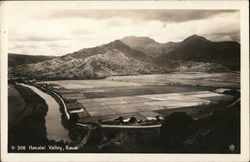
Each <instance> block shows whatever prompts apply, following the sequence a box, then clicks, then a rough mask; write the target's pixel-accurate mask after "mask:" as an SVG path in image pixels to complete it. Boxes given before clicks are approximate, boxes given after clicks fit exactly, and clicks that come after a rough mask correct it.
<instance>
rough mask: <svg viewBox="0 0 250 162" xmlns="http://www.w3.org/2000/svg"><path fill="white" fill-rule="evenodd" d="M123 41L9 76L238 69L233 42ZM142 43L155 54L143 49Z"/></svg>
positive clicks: (19, 68)
mask: <svg viewBox="0 0 250 162" xmlns="http://www.w3.org/2000/svg"><path fill="white" fill-rule="evenodd" d="M125 38H126V39H127V40H126V41H127V42H126V41H124V40H122V39H121V40H115V41H112V42H109V43H107V44H104V45H101V46H96V47H92V48H84V49H81V50H79V51H76V52H73V53H69V54H66V55H63V56H61V57H57V58H54V59H51V60H45V61H42V62H38V63H33V64H24V65H18V66H15V67H14V68H10V69H9V72H10V73H11V74H13V75H14V76H18V77H20V76H28V77H33V78H39V79H96V78H105V77H107V76H113V75H138V74H154V73H167V72H178V71H181V72H226V71H229V68H232V69H238V67H239V65H240V63H239V58H240V50H239V48H240V44H239V43H235V42H225V41H224V42H212V41H210V40H207V39H206V38H204V37H201V36H198V35H192V36H190V37H188V38H186V39H184V40H183V41H181V42H167V43H163V44H157V42H156V41H154V40H153V39H151V38H147V37H140V38H139V40H140V41H142V42H140V41H139V42H138V43H132V44H133V45H134V46H132V45H131V44H130V43H131V42H130V39H131V38H132V39H133V41H135V42H137V41H138V37H125ZM124 42H125V43H124ZM145 42H146V44H147V45H148V46H147V48H149V49H151V51H152V50H153V51H154V52H155V53H153V54H152V53H150V50H148V49H147V48H144V46H143V44H144V43H145ZM126 43H127V44H126ZM145 46H146V45H145ZM139 47H140V48H139ZM156 48H157V49H156ZM143 50H147V52H145V53H144V52H142V51H143ZM234 63H235V65H234ZM231 65H233V66H232V67H230V66H231ZM232 69H231V70H232Z"/></svg>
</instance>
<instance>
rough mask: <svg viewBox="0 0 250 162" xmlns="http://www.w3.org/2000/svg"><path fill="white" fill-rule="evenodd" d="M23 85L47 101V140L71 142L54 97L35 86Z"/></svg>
mask: <svg viewBox="0 0 250 162" xmlns="http://www.w3.org/2000/svg"><path fill="white" fill-rule="evenodd" d="M21 85H22V86H25V87H28V88H30V89H32V90H33V91H34V92H35V93H37V94H38V95H39V96H40V97H41V98H43V99H44V100H45V101H46V104H47V105H48V112H47V115H46V117H45V120H46V128H47V138H48V139H49V140H55V141H61V140H63V141H64V142H66V141H67V142H71V140H70V138H69V132H68V130H67V129H65V128H64V127H63V125H62V122H61V112H60V110H59V109H60V106H59V104H58V103H57V102H56V100H55V99H54V98H53V97H52V96H50V95H48V94H47V93H44V92H42V91H40V90H39V89H38V88H36V87H34V86H30V85H27V84H21Z"/></svg>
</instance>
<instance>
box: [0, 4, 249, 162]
mask: <svg viewBox="0 0 250 162" xmlns="http://www.w3.org/2000/svg"><path fill="white" fill-rule="evenodd" d="M0 5H1V10H0V12H1V18H0V20H1V22H0V24H1V33H0V34H1V44H0V47H1V48H0V49H1V160H2V161H145V162H146V161H249V37H248V36H249V31H248V30H249V4H248V1H242V0H241V1H240V0H239V1H202V2H201V1H127V2H126V1H33V2H29V1H22V2H18V1H9V2H2V3H1V4H0ZM15 8H23V9H24V10H27V9H35V10H36V9H65V8H68V9H211V10H212V9H239V10H240V12H241V17H240V18H241V103H242V104H241V154H85V153H77V154H74V153H67V154H63V153H57V154H52V153H49V154H48V153H42V154H36V153H32V154H27V153H25V154H24V153H7V96H8V95H7V89H8V88H7V87H8V85H7V50H8V49H7V48H8V35H7V32H8V31H7V25H8V24H6V23H5V21H6V19H7V18H8V15H6V11H7V10H9V9H15ZM222 23H223V22H222ZM17 25H18V24H17Z"/></svg>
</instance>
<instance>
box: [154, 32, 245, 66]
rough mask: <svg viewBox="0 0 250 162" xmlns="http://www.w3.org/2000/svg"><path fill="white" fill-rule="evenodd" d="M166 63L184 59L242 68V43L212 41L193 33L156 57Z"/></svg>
mask: <svg viewBox="0 0 250 162" xmlns="http://www.w3.org/2000/svg"><path fill="white" fill-rule="evenodd" d="M156 60H157V62H158V63H160V64H164V62H165V61H167V60H182V61H194V62H206V63H219V64H222V65H224V66H227V67H228V68H230V69H232V70H239V69H240V44H239V43H237V42H230V41H228V42H212V41H209V40H207V39H205V38H204V37H200V36H197V35H192V36H190V37H188V38H186V39H185V40H183V41H182V42H180V43H179V44H178V46H177V47H176V48H175V49H174V50H172V51H170V52H168V53H164V54H161V55H160V56H158V57H157V58H156Z"/></svg>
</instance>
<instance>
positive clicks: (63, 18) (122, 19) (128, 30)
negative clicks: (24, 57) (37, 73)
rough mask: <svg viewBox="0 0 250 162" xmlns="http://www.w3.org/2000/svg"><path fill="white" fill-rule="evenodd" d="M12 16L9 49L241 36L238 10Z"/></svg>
mask: <svg viewBox="0 0 250 162" xmlns="http://www.w3.org/2000/svg"><path fill="white" fill-rule="evenodd" d="M13 12H14V11H13ZM9 15H10V16H9V17H8V26H9V29H8V30H9V31H8V33H9V52H11V53H20V54H37V55H41V54H43V55H44V54H45V55H63V54H67V53H72V52H75V51H78V50H81V49H83V48H89V47H94V46H98V45H101V44H105V43H108V42H111V41H113V40H116V39H121V38H123V37H125V36H146V37H150V38H152V39H155V40H156V41H158V42H161V43H165V42H169V41H177V42H178V41H182V40H183V39H185V38H186V37H188V36H190V35H192V34H197V35H201V36H204V37H206V38H207V39H210V40H212V41H224V40H225V41H228V40H233V41H240V13H239V12H237V11H234V10H210V11H208V10H121V11H120V10H98V11H97V10H37V11H35V10H28V11H23V10H19V11H18V10H15V14H11V13H10V14H9ZM24 22H25V23H24ZM17 24H18V26H17Z"/></svg>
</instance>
